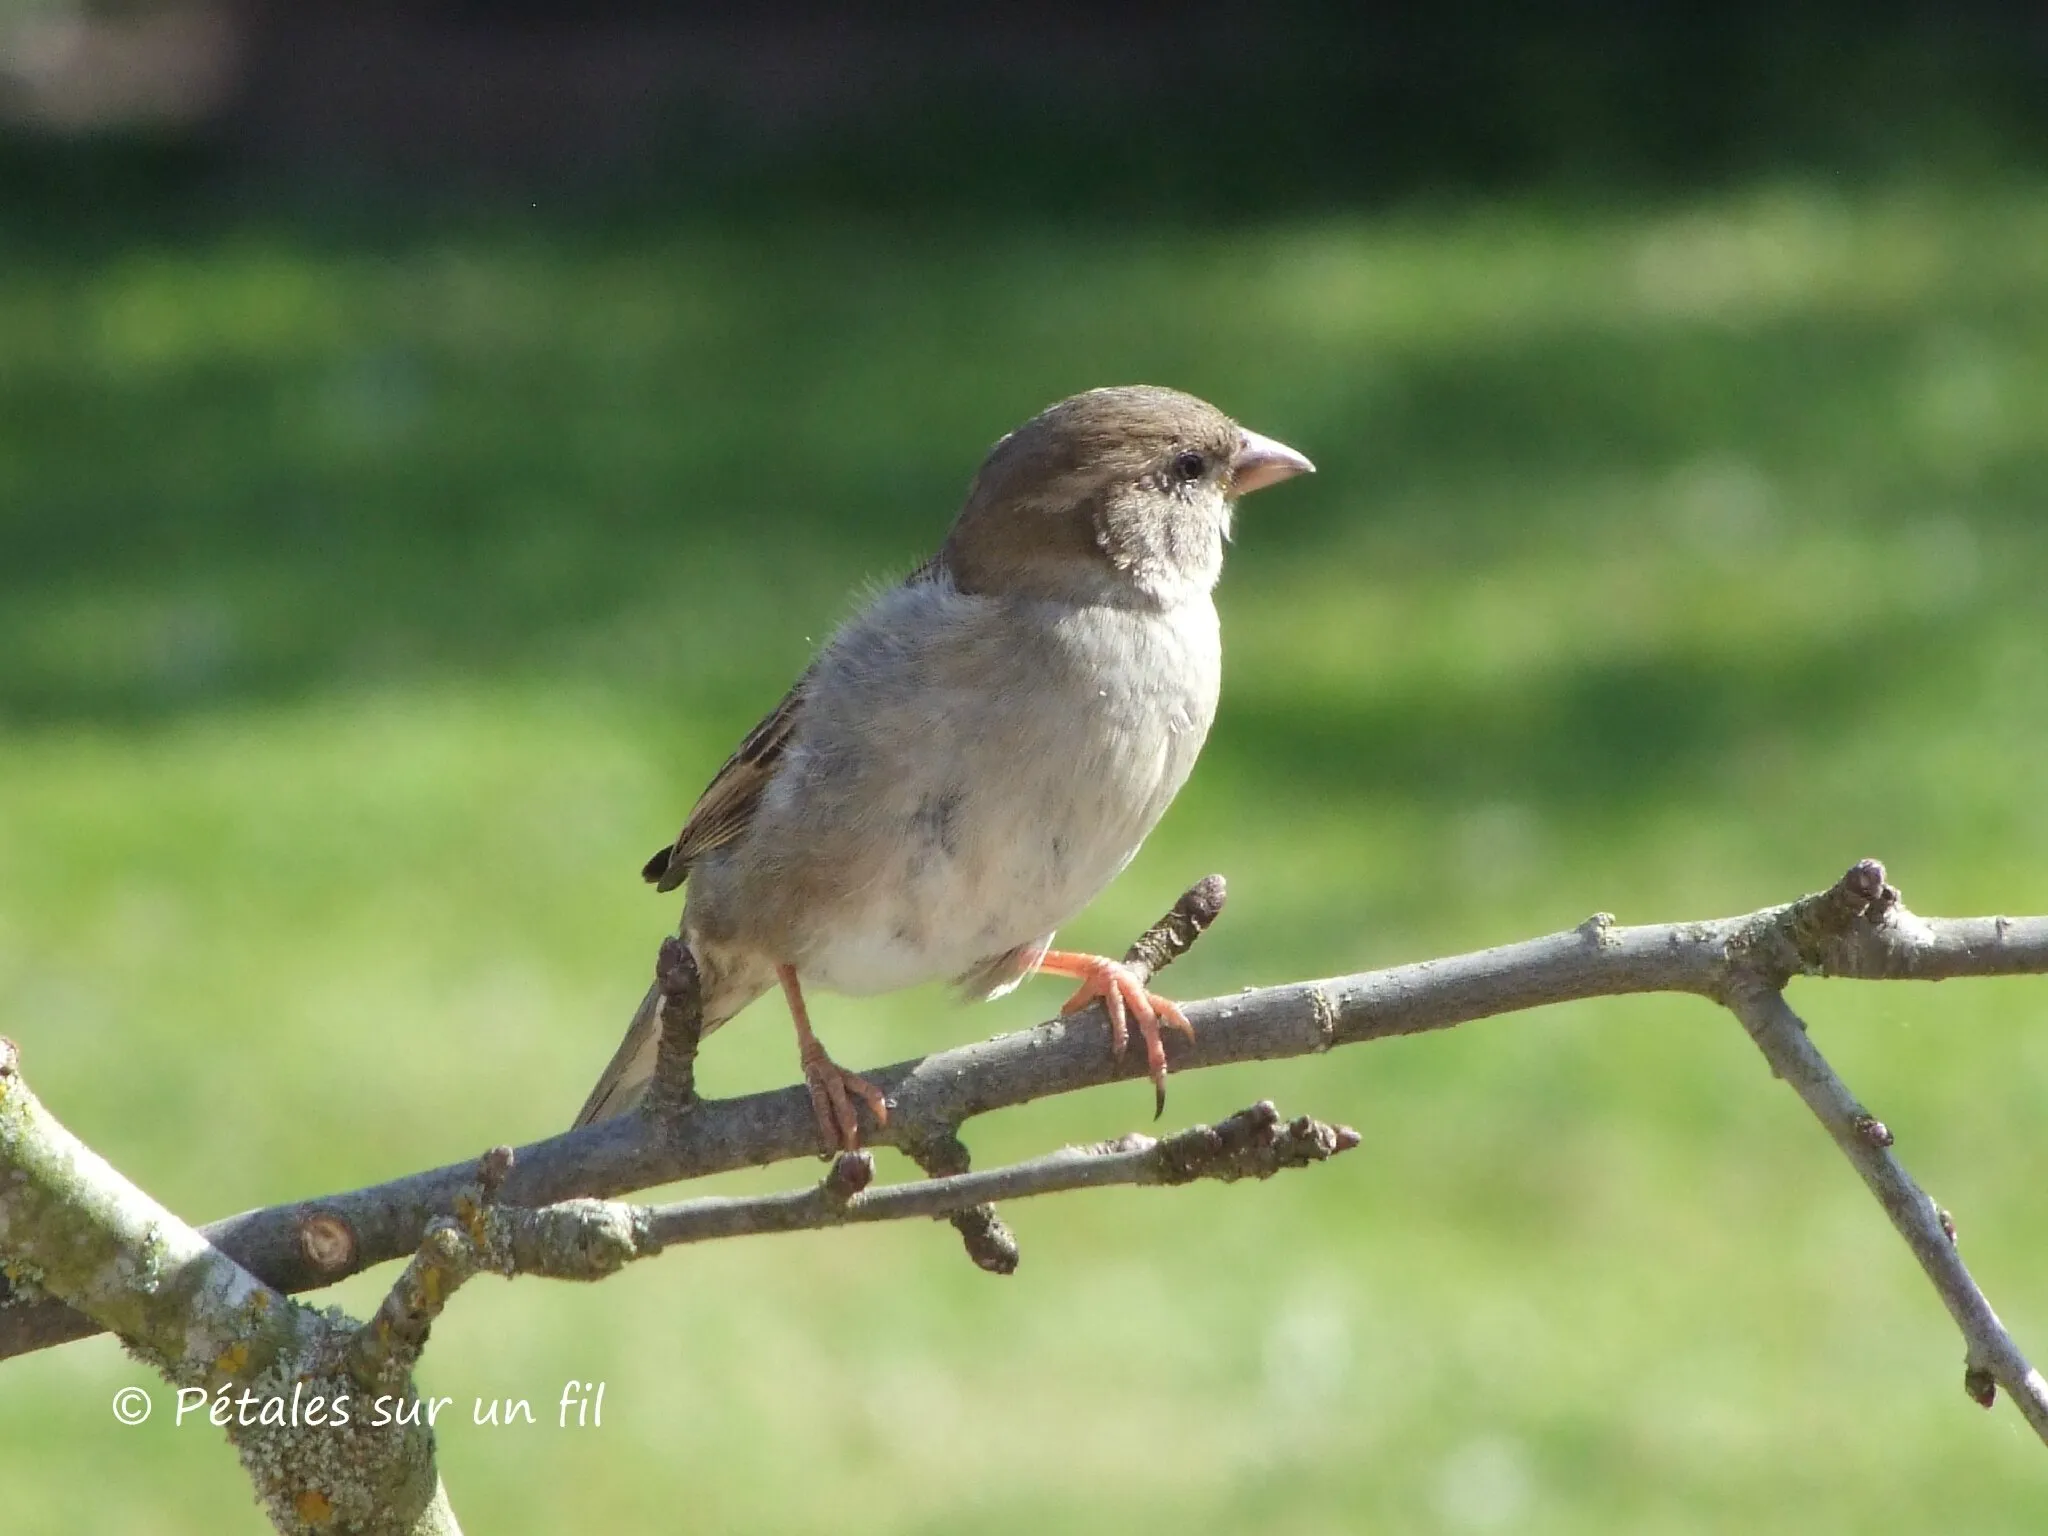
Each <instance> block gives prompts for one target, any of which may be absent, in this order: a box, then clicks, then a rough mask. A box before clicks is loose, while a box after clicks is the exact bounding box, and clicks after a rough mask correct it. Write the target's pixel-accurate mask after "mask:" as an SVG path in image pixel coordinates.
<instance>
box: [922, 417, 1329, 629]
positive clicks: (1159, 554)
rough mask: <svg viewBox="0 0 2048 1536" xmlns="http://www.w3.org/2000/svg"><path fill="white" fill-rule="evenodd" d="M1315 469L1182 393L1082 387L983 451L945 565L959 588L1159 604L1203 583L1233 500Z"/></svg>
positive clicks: (1218, 562)
mask: <svg viewBox="0 0 2048 1536" xmlns="http://www.w3.org/2000/svg"><path fill="white" fill-rule="evenodd" d="M1314 468H1315V466H1314V465H1312V464H1310V463H1309V461H1308V460H1307V459H1305V458H1303V457H1302V456H1301V455H1300V454H1299V453H1296V452H1295V451H1294V450H1293V449H1292V448H1289V447H1287V446H1286V445H1285V444H1284V443H1277V442H1274V441H1273V440H1272V439H1271V438H1269V437H1261V436H1260V435H1259V434H1258V433H1256V432H1248V431H1246V430H1245V429H1244V428H1243V427H1240V426H1239V425H1238V424H1237V423H1236V422H1234V421H1232V420H1231V419H1230V418H1229V417H1228V416H1226V415H1224V414H1223V413H1222V412H1221V411H1219V410H1217V409H1216V407H1215V406H1213V405H1210V404H1208V403H1207V402H1206V401H1202V400H1197V399H1196V398H1195V397H1194V396H1193V395H1184V394H1182V393H1181V392H1180V391H1178V390H1173V389H1160V388H1156V387H1154V386H1151V385H1142V384H1140V385H1128V386H1123V387H1119V388H1114V389H1091V390H1089V391H1088V392H1087V393H1086V394H1082V395H1075V396H1073V397H1072V398H1070V399H1066V400H1062V401H1061V402H1060V403H1059V404H1058V405H1055V406H1051V407H1048V408H1047V409H1046V410H1043V411H1041V412H1039V414H1038V415H1036V416H1034V417H1032V418H1031V420H1029V421H1027V422H1025V423H1024V425H1023V426H1021V427H1019V428H1018V429H1017V430H1016V431H1014V432H1012V433H1011V434H1010V435H1009V436H1008V437H1006V438H1004V439H1003V440H1002V441H1001V442H999V443H997V444H996V445H995V447H994V448H992V449H990V450H989V455H988V457H987V458H986V459H985V460H983V461H982V465H981V469H980V470H979V471H978V472H977V473H976V475H975V477H974V483H973V484H972V485H971V486H970V487H969V488H968V492H967V501H966V504H965V505H964V506H963V507H962V508H961V509H960V515H959V517H958V518H957V519H955V520H954V523H953V529H952V532H951V533H950V534H948V535H947V538H946V545H945V550H944V553H943V559H944V562H945V565H946V568H947V570H948V572H949V573H950V574H951V575H952V577H953V580H954V582H955V583H956V584H957V585H958V586H959V587H960V588H961V589H962V590H963V591H970V592H988V593H1000V594H1011V593H1015V594H1022V595H1029V596H1040V597H1051V598H1062V599H1072V600H1091V601H1114V602H1127V603H1133V604H1137V605H1142V606H1157V607H1164V606H1170V605H1171V604H1173V603H1176V602H1179V601H1182V600H1183V599H1185V598H1187V597H1189V596H1192V595H1194V594H1196V593H1205V592H1207V591H1208V590H1209V589H1210V588H1212V587H1214V586H1215V584H1216V578H1217V576H1218V575H1219V574H1220V573H1221V571H1222V568H1223V541H1224V540H1225V539H1227V538H1228V537H1229V536H1230V515H1231V509H1232V507H1233V506H1234V504H1235V503H1236V500H1237V498H1238V497H1240V496H1242V495H1244V494H1246V493H1247V492H1250V491H1256V490H1258V489H1260V488H1261V487H1263V486H1268V485H1273V484H1276V483H1278V482H1279V481H1282V480H1285V479H1288V478H1289V477H1291V476H1293V475H1298V474H1303V473H1307V472H1309V471H1312V470H1313V469H1314Z"/></svg>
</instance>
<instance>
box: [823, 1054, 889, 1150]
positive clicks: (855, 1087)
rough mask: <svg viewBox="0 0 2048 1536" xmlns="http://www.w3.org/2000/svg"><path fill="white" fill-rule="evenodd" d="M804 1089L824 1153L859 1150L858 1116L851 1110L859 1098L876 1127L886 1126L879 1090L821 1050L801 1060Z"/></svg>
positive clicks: (884, 1105) (884, 1104)
mask: <svg viewBox="0 0 2048 1536" xmlns="http://www.w3.org/2000/svg"><path fill="white" fill-rule="evenodd" d="M803 1063H804V1087H805V1088H806V1089H807V1090H808V1091H809V1092H810V1095H811V1113H812V1114H813V1115H814V1116H816V1117H817V1121H818V1135H819V1137H820V1139H821V1140H822V1141H823V1142H824V1146H825V1150H826V1151H827V1152H830V1151H832V1150H834V1149H835V1148H836V1149H837V1150H838V1151H841V1152H858V1151H859V1150H860V1114H859V1112H858V1111H857V1110H856V1109H855V1108H854V1107H853V1101H854V1099H856V1098H858V1099H859V1100H860V1101H861V1102H862V1103H864V1104H866V1105H867V1107H868V1111H869V1113H871V1114H872V1115H873V1116H874V1117H875V1124H876V1125H887V1124H888V1123H889V1100H888V1098H887V1096H886V1095H884V1094H883V1092H882V1090H881V1089H879V1088H877V1087H876V1086H875V1085H874V1084H873V1083H871V1082H869V1081H868V1080H867V1079H866V1078H864V1077H862V1076H861V1075H860V1074H859V1073H857V1072H849V1071H847V1070H846V1068H844V1067H842V1066H840V1065H839V1063H838V1062H836V1061H834V1060H833V1059H832V1058H831V1057H830V1056H827V1055H826V1054H825V1050H824V1047H822V1046H820V1047H819V1048H818V1050H817V1051H816V1052H815V1053H813V1052H810V1051H806V1052H805V1053H804V1057H803Z"/></svg>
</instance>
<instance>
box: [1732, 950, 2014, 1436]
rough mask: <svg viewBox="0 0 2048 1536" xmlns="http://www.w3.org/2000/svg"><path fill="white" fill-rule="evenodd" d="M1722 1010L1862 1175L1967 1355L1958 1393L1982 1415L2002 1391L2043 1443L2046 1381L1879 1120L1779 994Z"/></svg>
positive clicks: (1750, 997) (1759, 995)
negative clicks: (1967, 1397) (1973, 1274)
mask: <svg viewBox="0 0 2048 1536" xmlns="http://www.w3.org/2000/svg"><path fill="white" fill-rule="evenodd" d="M1728 1005H1729V1007H1731V1008H1733V1009H1734V1010H1735V1014H1736V1016H1737V1017H1738V1018H1740V1019H1741V1020H1742V1022H1743V1024H1744V1025H1745V1026H1747V1028H1748V1030H1749V1033H1750V1037H1751V1038H1752V1039H1754V1040H1755V1041H1756V1043H1757V1047H1758V1049H1760V1050H1761V1051H1762V1052H1763V1053H1764V1057H1765V1059H1766V1060H1768V1061H1769V1062H1770V1064H1771V1068H1772V1070H1773V1071H1775V1072H1776V1073H1777V1074H1778V1076H1780V1077H1782V1078H1783V1079H1785V1081H1786V1082H1787V1083H1789V1084H1790V1085H1791V1087H1792V1090H1793V1091H1794V1092H1795V1093H1797V1094H1798V1095H1799V1097H1800V1098H1801V1099H1803V1100H1804V1101H1805V1102H1806V1107H1807V1108H1808V1109H1810V1110H1812V1111H1813V1113H1814V1117H1815V1118H1816V1119H1818V1120H1819V1121H1820V1123H1821V1124H1822V1125H1823V1126H1825V1127H1826V1128H1827V1132H1828V1134H1829V1135H1830V1136H1832V1137H1834V1139H1835V1145H1836V1146H1838V1147H1840V1148H1841V1149H1842V1155H1843V1156H1844V1157H1846V1158H1848V1159H1849V1162H1850V1164H1851V1166H1853V1167H1854V1168H1855V1170H1856V1171H1857V1172H1858V1173H1859V1174H1861V1175H1862V1176H1863V1182H1864V1183H1865V1184H1867V1185H1869V1186H1870V1192H1871V1193H1872V1194H1873V1195H1875V1196H1876V1197H1877V1203H1878V1204H1879V1205H1881V1206H1883V1207H1884V1212H1885V1214H1886V1215H1887V1216H1889V1217H1891V1219H1892V1225H1893V1226H1894V1227H1896V1228H1897V1229H1898V1233H1899V1236H1901V1237H1903V1238H1904V1239H1905V1240H1906V1246H1907V1247H1908V1248H1910V1249H1912V1250H1913V1257H1914V1258H1916V1259H1918V1260H1919V1261H1920V1267H1921V1268H1922V1269H1923V1270H1925V1271H1926V1272H1927V1278H1928V1279H1929V1280H1931V1281H1932V1282H1933V1283H1934V1289H1935V1290H1936V1292H1937V1293H1939V1294H1940V1296H1941V1300H1942V1304H1943V1305H1944V1306H1946V1307H1947V1308H1948V1311H1949V1316H1951V1317H1953V1318H1954V1319H1955V1321H1956V1326H1957V1327H1958V1328H1960V1329H1961V1330H1962V1334H1963V1343H1964V1346H1965V1349H1966V1354H1965V1356H1964V1362H1963V1390H1964V1391H1965V1392H1967V1393H1968V1394H1969V1395H1970V1397H1971V1398H1972V1399H1973V1400H1974V1401H1976V1402H1977V1403H1979V1404H1980V1405H1981V1406H1983V1407H1986V1408H1989V1407H1990V1406H1991V1404H1992V1402H1993V1400H1994V1398H1995V1396H1996V1391H1997V1388H1998V1387H2004V1388H2005V1390H2006V1391H2007V1392H2009V1393H2011V1394H2012V1399H2013V1402H2014V1403H2015V1404H2016V1405H2017V1406H2018V1408H2019V1410H2020V1413H2021V1414H2022V1415H2023V1416H2024V1417H2025V1418H2026V1421H2027V1422H2028V1423H2029V1424H2031V1425H2032V1426H2033V1428H2034V1432H2035V1433H2036V1434H2037V1435H2039V1436H2040V1437H2041V1439H2042V1440H2043V1441H2044V1442H2048V1382H2044V1381H2043V1380H2042V1379H2041V1373H2040V1372H2039V1371H2037V1370H2036V1369H2034V1367H2033V1366H2031V1365H2029V1364H2028V1363H2027V1358H2026V1356H2025V1355H2023V1354H2021V1353H2020V1347H2019V1346H2018V1345H2017V1344H2015V1343H2014V1342H2013V1339H2012V1335H2011V1334H2009V1333H2007V1332H2006V1331H2005V1325H2004V1324H2003V1323H2001V1322H1999V1320H1998V1314H1997V1313H1996V1312H1994V1311H1992V1310H1991V1303H1990V1302H1989V1301H1987V1300H1986V1299H1985V1296H1984V1293H1983V1291H1982V1290H1980V1289H1978V1286H1977V1282H1976V1281H1975V1280H1974V1279H1972V1278H1971V1276H1970V1271H1969V1269H1968V1268H1967V1267H1965V1265H1964V1264H1963V1259H1962V1255H1961V1254H1960V1253H1958V1252H1957V1251H1956V1239H1955V1230H1954V1224H1953V1223H1952V1222H1950V1221H1949V1220H1948V1216H1947V1212H1945V1211H1943V1210H1942V1208H1941V1207H1940V1206H1938V1205H1936V1204H1935V1203H1934V1201H1933V1200H1931V1199H1929V1198H1928V1195H1927V1192H1926V1191H1925V1190H1923V1189H1922V1188H1921V1187H1920V1186H1919V1185H1918V1184H1916V1183H1914V1182H1913V1179H1912V1176H1911V1175H1909V1174H1908V1173H1907V1172H1906V1170H1905V1169H1904V1168H1903V1167H1901V1166H1900V1165H1899V1160H1898V1158H1897V1157H1895V1156H1894V1155H1893V1154H1892V1151H1891V1147H1892V1133H1891V1132H1890V1131H1889V1130H1888V1129H1886V1127H1885V1124H1884V1122H1883V1121H1881V1120H1879V1119H1877V1118H1876V1117H1875V1116H1874V1115H1871V1114H1869V1113H1867V1112H1866V1111H1865V1110H1864V1108H1863V1106H1862V1105H1861V1104H1859V1103H1858V1102H1857V1101H1856V1096H1855V1095H1854V1094H1852V1093H1851V1092H1850V1091H1849V1088H1848V1085H1847V1084H1845V1083H1844V1082H1843V1081H1842V1080H1841V1078H1839V1077H1838V1076H1836V1075H1835V1071H1834V1069H1833V1068H1832V1067H1830V1066H1829V1065H1828V1063H1827V1059H1826V1058H1825V1057H1823V1056H1822V1055H1821V1053H1820V1049H1819V1047H1817V1046H1816V1045H1815V1044H1814V1043H1813V1041H1812V1039H1811V1038H1810V1037H1809V1036H1808V1034H1807V1031H1806V1021H1805V1020H1803V1019H1801V1018H1800V1017H1799V1015H1798V1014H1796V1013H1794V1012H1793V1011H1792V1007H1791V1005H1790V1004H1789V1003H1787V1002H1786V1001H1785V997H1784V994H1783V993H1781V992H1778V991H1775V990H1773V989H1770V988H1758V989H1754V990H1751V991H1745V992H1741V993H1738V994H1737V995H1735V996H1734V997H1731V998H1730V999H1729V1004H1728Z"/></svg>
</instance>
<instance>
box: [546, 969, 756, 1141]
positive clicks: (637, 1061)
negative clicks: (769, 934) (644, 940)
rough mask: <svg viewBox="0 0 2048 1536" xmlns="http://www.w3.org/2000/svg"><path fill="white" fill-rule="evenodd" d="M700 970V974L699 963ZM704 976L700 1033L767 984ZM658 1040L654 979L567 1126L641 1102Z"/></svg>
mask: <svg viewBox="0 0 2048 1536" xmlns="http://www.w3.org/2000/svg"><path fill="white" fill-rule="evenodd" d="M699 973H700V975H701V974H702V968H701V966H700V972H699ZM704 980H705V983H706V984H705V987H704V992H703V997H704V1026H703V1030H702V1032H701V1034H700V1036H699V1038H702V1035H708V1034H710V1033H711V1031H712V1030H714V1029H716V1028H718V1026H719V1025H721V1024H723V1023H724V1022H725V1021H726V1020H727V1019H729V1018H731V1017H732V1016H733V1015H734V1014H736V1013H738V1012H739V1011H740V1009H742V1008H744V1007H746V1005H747V1004H748V1003H751V1002H752V1001H753V1000H754V999H755V998H757V997H759V996H760V995H761V993H762V992H764V991H766V990H767V988H766V986H765V985H753V984H752V982H751V979H749V981H748V982H747V983H746V984H744V985H740V986H734V985H732V984H731V983H730V982H728V983H727V984H725V985H714V984H712V980H713V979H712V978H711V977H708V976H707V977H705V978H704ZM660 1045H661V985H660V983H659V982H657V983H655V984H654V985H653V986H651V987H649V988H648V989H647V995H646V996H645V997H643V998H641V999H640V1006H639V1007H638V1008H637V1009H635V1010H634V1012H633V1022H632V1023H630V1024H628V1025H627V1026H626V1038H625V1039H623V1040H621V1041H620V1042H619V1048H618V1049H617V1050H616V1051H614V1052H612V1059H611V1061H610V1063H609V1064H608V1065H607V1066H606V1067H605V1069H604V1072H603V1073H602V1075H600V1076H599V1078H598V1080H597V1086H596V1087H595V1088H592V1089H591V1090H590V1097H589V1098H587V1099H585V1100H584V1101H583V1108H582V1109H580V1110H579V1111H577V1114H576V1121H575V1124H574V1125H572V1126H571V1127H570V1129H571V1130H580V1129H581V1128H582V1127H584V1126H586V1125H595V1124H596V1123H597V1122H598V1121H600V1120H609V1119H611V1118H612V1117H613V1116H614V1115H623V1114H625V1113H627V1112H628V1111H630V1110H633V1109H637V1108H639V1106H640V1101H641V1100H642V1099H644V1098H646V1097H647V1087H648V1084H650V1083H652V1082H653V1081H654V1059H655V1055H656V1053H657V1050H658V1048H659V1047H660Z"/></svg>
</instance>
